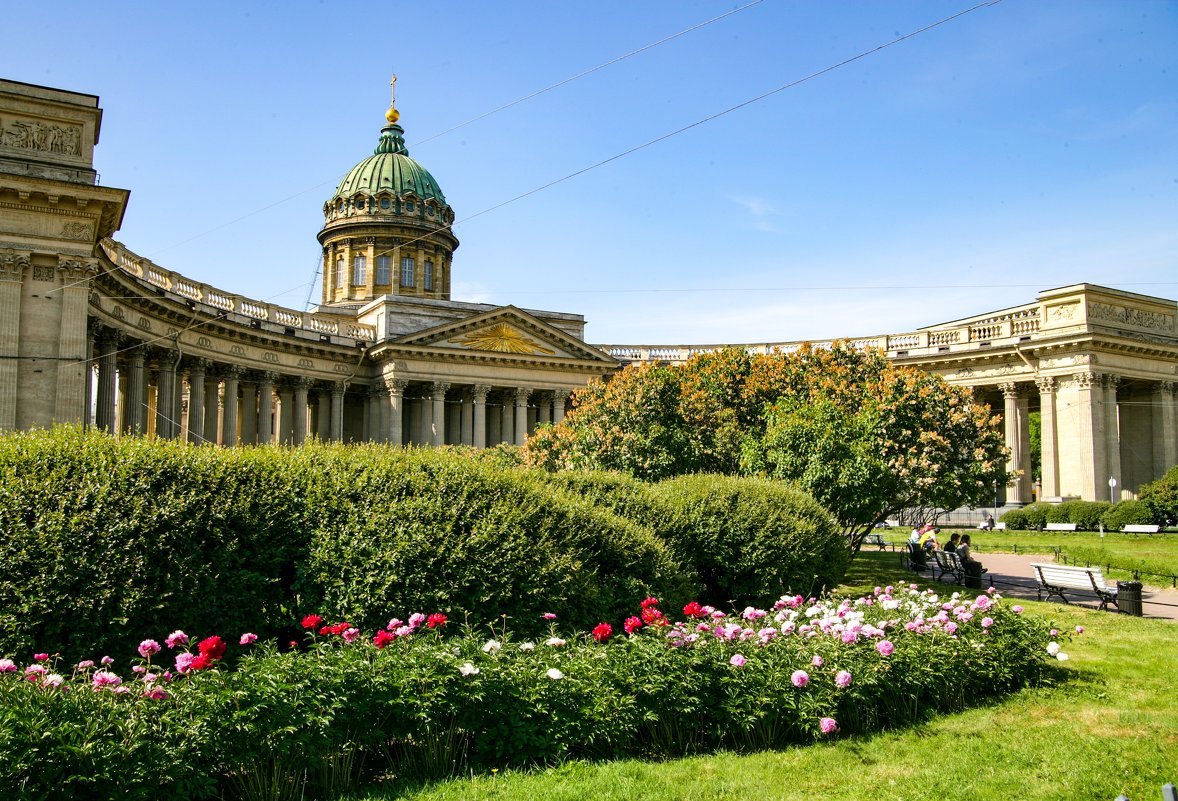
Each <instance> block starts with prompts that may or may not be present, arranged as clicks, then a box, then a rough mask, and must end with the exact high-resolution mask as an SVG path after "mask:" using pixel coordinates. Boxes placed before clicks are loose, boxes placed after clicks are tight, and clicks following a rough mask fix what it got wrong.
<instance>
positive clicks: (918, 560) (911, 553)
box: [900, 542, 935, 575]
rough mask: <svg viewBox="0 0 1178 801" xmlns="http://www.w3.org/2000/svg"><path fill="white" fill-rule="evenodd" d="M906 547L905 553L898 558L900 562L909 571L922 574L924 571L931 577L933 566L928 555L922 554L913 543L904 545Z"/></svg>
mask: <svg viewBox="0 0 1178 801" xmlns="http://www.w3.org/2000/svg"><path fill="white" fill-rule="evenodd" d="M904 544H905V546H907V549H908V550H907V553H906V554H905V555H903V556H901V557H900V562H901V563H902V564H903V565H904V567H906V568H907V569H909V570H913V571H915V572H917V573H923V572H924V571H925V570H927V571H929V574H930V575H932V573H933V570H934V568H935V564H934V563H932V562H930V561H929V558H928V554H926V553H925V552H924V548H921V547H920V546H919V545H917V544H916V543H915V542H906V543H904Z"/></svg>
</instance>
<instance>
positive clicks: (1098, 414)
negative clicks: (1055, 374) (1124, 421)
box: [1059, 372, 1108, 501]
mask: <svg viewBox="0 0 1178 801" xmlns="http://www.w3.org/2000/svg"><path fill="white" fill-rule="evenodd" d="M1065 391H1066V393H1067V401H1066V402H1065V400H1064V393H1065ZM1103 400H1104V388H1103V387H1102V386H1101V381H1100V376H1098V375H1096V374H1095V373H1086V372H1085V373H1076V374H1075V375H1073V376H1072V380H1071V382H1069V384H1068V385H1067V386H1066V387H1064V388H1061V390H1060V408H1061V409H1065V408H1066V409H1068V417H1069V418H1070V424H1069V425H1068V427H1067V430H1066V432H1065V431H1063V430H1061V431H1060V437H1059V446H1060V448H1059V482H1060V489H1061V490H1062V494H1064V495H1071V494H1077V495H1079V496H1080V497H1081V498H1082V499H1084V500H1086V501H1099V500H1104V499H1105V498H1107V497H1108V483H1107V482H1108V462H1107V460H1106V458H1105V450H1106V448H1107V438H1106V436H1105V432H1104V426H1105V420H1106V414H1105V411H1104V404H1103V403H1102V401H1103Z"/></svg>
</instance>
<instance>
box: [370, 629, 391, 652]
mask: <svg viewBox="0 0 1178 801" xmlns="http://www.w3.org/2000/svg"><path fill="white" fill-rule="evenodd" d="M395 639H397V635H396V634H393V633H392V632H391V631H385V630H384V629H381V630H380V631H378V632H376V636H375V637H373V638H372V644H373V645H375V646H376V647H377V648H384V647H385V646H386V645H388V644H389V643H391V642H392V641H393V640H395Z"/></svg>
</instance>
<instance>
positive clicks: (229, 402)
mask: <svg viewBox="0 0 1178 801" xmlns="http://www.w3.org/2000/svg"><path fill="white" fill-rule="evenodd" d="M241 373H242V369H241V368H240V367H238V366H237V365H236V364H232V365H229V366H228V367H226V368H225V374H224V377H225V406H224V414H223V415H222V417H221V444H222V445H224V446H225V447H227V448H229V447H232V446H234V445H236V444H237V382H238V381H240V380H241Z"/></svg>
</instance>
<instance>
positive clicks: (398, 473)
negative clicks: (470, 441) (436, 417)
mask: <svg viewBox="0 0 1178 801" xmlns="http://www.w3.org/2000/svg"><path fill="white" fill-rule="evenodd" d="M290 459H291V460H292V461H293V462H294V463H296V464H300V465H303V466H304V471H305V472H306V473H307V474H308V476H310V477H311V480H310V481H309V483H308V490H307V497H306V501H305V502H306V509H307V516H308V519H310V520H313V521H314V524H313V529H312V539H311V547H310V554H309V558H308V559H307V561H306V564H305V567H304V570H305V572H304V588H305V597H304V605H305V606H307V607H309V608H312V609H322V610H329V611H330V612H331V613H332V614H335V615H338V616H341V617H344V618H347V619H348V620H350V621H351V622H353V623H356V624H358V625H363V626H376V625H377V624H378V623H381V622H382V616H383V621H384V622H387V621H388V616H389V614H397V615H399V616H401V617H407V616H408V614H409V613H411V612H415V611H424V612H445V613H446V614H448V615H450V616H451V617H452V618H457V619H462V617H463V615H469V616H470V619H471V621H472V622H475V623H483V622H486V621H491V620H498V619H500V617H501V616H502V615H504V614H508V613H509V612H510V614H512V615H514V616H516V617H517V618H518V620H517V621H516V623H515V625H516V628H517V629H519V630H522V631H524V632H525V633H526V632H528V630H529V626H534V625H536V624H537V622H538V621H539V620H540V615H541V614H542V613H544V612H548V611H556V612H559V613H560V616H561V619H562V620H567V621H568V622H570V623H571V624H573V625H579V626H592V625H593V624H594V623H596V622H598V621H600V620H603V619H607V620H610V619H616V620H618V621H620V620H621V616H622V614H623V613H624V612H625V611H626V610H627V609H628V608H629V606H630V605H631V604H632V602H633V599H634V598H635V597H645V596H646V595H650V594H656V595H657V594H666V593H671V594H673V595H675V596H679V595H682V594H684V593H685V592H686V583H685V581H684V573H683V570H682V569H681V568H680V567H679V565H678V564H677V563H676V562H675V561H674V560H673V559H672V558H671V557H670V556H669V554H668V550H667V548H666V547H665V546H664V545H663V543H662V542H661V541H659V540H658V538H657V537H655V536H654V535H653V534H652V533H651V532H650V531H649V530H648V529H645V528H643V527H641V526H639V525H636V524H635V523H633V522H630V521H628V520H625V519H623V518H621V517H619V516H617V515H614V514H612V513H611V512H609V511H608V510H603V509H598V508H596V507H594V505H593V504H591V503H589V502H588V501H586V500H585V499H583V498H580V497H578V496H576V495H574V494H571V493H567V492H564V491H562V490H559V489H557V488H554V487H552V486H549V485H546V484H544V483H541V482H536V481H534V480H533V479H532V478H531V477H530V476H528V475H527V474H526V473H523V472H521V471H512V470H502V469H497V468H496V467H495V466H494V465H493V464H488V463H485V462H482V461H479V460H472V459H468V458H463V457H455V456H454V455H452V454H447V453H444V452H439V451H433V450H429V449H426V450H410V451H404V450H398V449H389V448H385V447H380V446H352V447H349V448H347V449H343V448H322V447H310V448H302V449H299V450H297V451H294V452H292V454H291V456H290ZM509 605H510V609H509Z"/></svg>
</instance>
